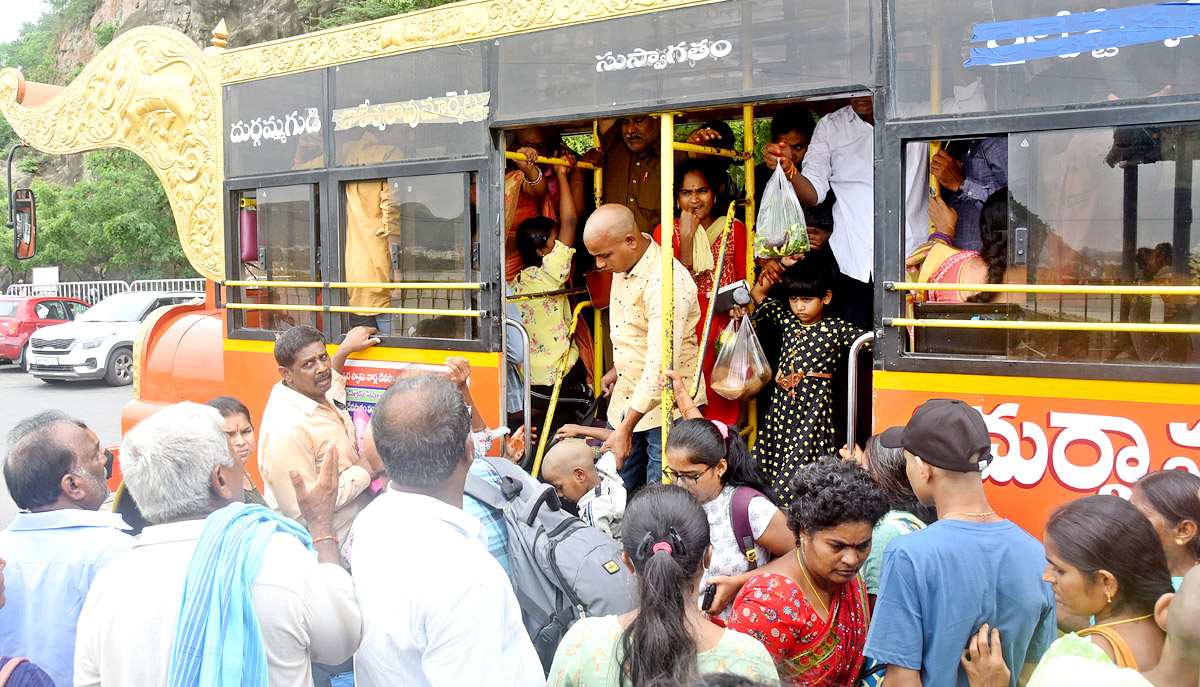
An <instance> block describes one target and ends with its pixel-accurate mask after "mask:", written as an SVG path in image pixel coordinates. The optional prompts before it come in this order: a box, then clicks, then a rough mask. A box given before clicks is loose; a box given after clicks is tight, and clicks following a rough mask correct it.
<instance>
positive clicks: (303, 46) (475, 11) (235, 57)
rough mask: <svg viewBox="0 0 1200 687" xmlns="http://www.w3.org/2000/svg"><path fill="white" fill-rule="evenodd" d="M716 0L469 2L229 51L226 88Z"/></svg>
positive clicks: (223, 68)
mask: <svg viewBox="0 0 1200 687" xmlns="http://www.w3.org/2000/svg"><path fill="white" fill-rule="evenodd" d="M714 1H716V0H473V1H471V0H468V1H467V2H456V3H452V4H449V5H442V6H441V7H434V8H431V9H427V10H422V11H419V12H409V13H407V14H401V15H397V16H395V17H387V18H385V19H377V20H375V21H371V22H364V23H361V24H353V25H351V26H346V27H340V28H336V29H326V30H324V31H317V32H314V33H306V34H304V35H301V36H293V37H291V38H283V39H280V40H276V41H270V42H268V43H259V44H258V45H251V46H247V47H244V48H235V49H232V50H228V51H226V52H224V53H223V54H222V55H221V58H220V63H221V67H220V69H221V83H222V84H230V83H237V82H239V81H249V80H251V79H260V78H263V77H267V76H279V75H281V74H291V73H293V72H299V71H305V70H308V69H319V68H321V67H329V66H332V65H336V64H345V63H347V62H355V61H358V60H366V59H371V58H373V57H383V56H384V55H395V54H398V53H404V52H411V51H414V50H422V49H424V48H434V47H438V46H443V45H455V44H458V43H469V42H472V41H480V40H485V39H490V38H498V37H500V36H507V35H511V34H515V33H522V32H525V31H535V30H540V29H550V28H556V27H560V26H570V25H573V24H581V23H585V22H591V21H598V20H601V19H608V18H611V17H627V16H632V15H635V14H644V13H648V12H658V11H660V10H668V9H675V8H678V7H687V6H690V5H701V4H707V3H710V2H714Z"/></svg>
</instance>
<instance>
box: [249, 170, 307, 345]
mask: <svg viewBox="0 0 1200 687" xmlns="http://www.w3.org/2000/svg"><path fill="white" fill-rule="evenodd" d="M237 201H238V202H236V203H235V205H234V206H235V207H238V208H239V210H238V213H237V223H238V232H237V237H238V250H239V252H240V258H241V260H240V261H239V262H240V265H241V273H240V274H239V277H238V278H239V279H242V280H246V281H271V282H289V281H294V282H312V281H320V280H321V274H320V267H319V265H318V262H317V252H318V249H319V239H318V237H319V235H320V234H319V232H318V231H317V222H318V220H317V218H318V216H319V215H318V212H317V187H316V186H314V185H309V184H299V185H295V186H276V187H270V188H260V189H256V190H254V191H247V192H244V193H242V194H240V195H239V196H238V198H237ZM318 294H319V291H318V290H317V289H312V288H306V287H297V288H291V287H270V288H267V287H263V288H246V289H244V294H243V298H242V300H244V301H245V302H248V303H264V304H271V305H276V306H278V305H299V306H313V305H318V304H319V303H318ZM230 300H235V298H234V296H233V295H231V296H230ZM236 312H239V313H241V316H240V317H241V321H240V322H239V323H238V325H239V326H240V327H242V328H245V329H263V330H276V331H277V330H281V329H288V328H290V327H294V326H296V325H298V324H309V325H313V326H319V321H318V318H317V315H316V313H314V312H308V311H300V310H279V309H271V310H265V309H264V310H238V311H236Z"/></svg>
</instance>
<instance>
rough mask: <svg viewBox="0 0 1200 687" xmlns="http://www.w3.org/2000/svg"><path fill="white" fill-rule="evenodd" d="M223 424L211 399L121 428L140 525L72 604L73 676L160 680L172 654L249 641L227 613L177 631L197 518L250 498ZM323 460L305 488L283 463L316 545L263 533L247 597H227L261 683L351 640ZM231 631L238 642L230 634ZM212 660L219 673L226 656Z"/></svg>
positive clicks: (117, 684)
mask: <svg viewBox="0 0 1200 687" xmlns="http://www.w3.org/2000/svg"><path fill="white" fill-rule="evenodd" d="M223 427H224V422H223V421H222V419H221V415H220V413H218V412H217V411H216V410H215V409H213V408H209V407H207V406H200V405H196V404H194V403H180V404H176V405H173V406H169V407H167V408H164V409H163V410H160V411H159V412H158V413H156V414H155V415H152V416H150V417H149V418H147V419H145V420H143V421H142V422H141V423H140V424H138V425H137V426H136V427H134V428H133V429H132V430H130V431H129V433H128V434H126V435H125V441H124V442H123V443H122V446H121V467H122V470H123V472H124V475H125V485H126V487H128V489H129V492H130V494H132V495H133V498H134V499H136V500H137V503H138V506H139V507H140V508H141V511H142V514H143V515H144V516H145V518H146V520H147V521H148V522H150V526H149V527H147V528H146V529H145V530H143V531H142V535H141V537H140V538H139V539H138V541H137V544H136V545H135V546H134V547H133V549H132V550H131V551H129V552H128V553H125V554H123V555H121V556H119V557H117V558H116V559H114V560H113V561H112V562H111V563H109V564H108V565H107V566H106V567H105V568H104V569H103V570H101V571H100V573H99V574H98V575H97V576H96V579H95V582H93V583H92V587H91V591H90V592H89V593H88V597H87V601H86V603H85V604H84V606H83V611H82V612H81V613H80V616H79V629H78V639H77V641H76V646H75V685H76V687H92V686H93V685H95V686H98V685H101V684H103V685H104V687H145V686H146V685H166V684H168V682H169V681H168V675H169V674H170V673H171V670H172V664H173V663H176V662H178V661H180V660H182V659H186V658H190V657H193V656H202V657H204V659H205V660H208V659H209V658H211V657H213V656H219V657H222V658H224V659H226V660H229V657H230V655H235V656H238V657H239V658H240V657H242V656H243V655H244V653H249V650H250V649H257V648H258V645H259V643H258V642H255V641H254V640H255V639H256V638H254V637H251V636H250V634H251V633H250V631H249V630H248V629H247V628H246V626H245V623H241V622H239V623H229V624H228V627H227V628H226V629H225V632H224V636H223V637H221V638H220V639H217V640H215V641H209V640H210V639H211V637H209V636H208V635H205V636H201V637H197V636H196V635H197V634H198V633H197V630H198V629H200V628H198V627H196V626H191V625H188V626H185V627H184V628H183V629H184V632H181V633H180V635H181V636H180V637H177V636H176V630H177V629H179V628H178V627H177V623H178V620H179V618H180V616H181V611H182V610H183V609H182V608H181V606H182V601H183V598H184V590H185V586H186V587H189V588H190V585H191V580H188V579H187V578H188V572H189V568H193V567H195V566H196V564H197V562H198V561H200V559H202V556H201V554H200V553H199V551H198V548H197V545H198V542H199V541H200V540H201V535H202V533H204V532H205V525H206V522H205V519H206V518H207V517H210V516H212V515H213V514H214V513H216V512H217V511H223V512H228V511H224V509H225V508H226V507H227V506H230V504H235V503H237V504H239V507H242V508H251V507H249V506H240V502H241V500H242V476H243V474H244V470H245V466H244V465H243V461H241V460H239V459H238V458H237V457H236V456H234V455H233V454H232V452H231V451H230V449H229V443H228V442H227V441H226V439H225V433H224V431H223ZM329 455H332V453H330V454H329ZM334 465H335V463H334V462H333V461H332V460H330V461H329V463H328V465H326V466H325V467H324V468H323V469H322V471H321V474H320V476H319V478H318V480H317V482H316V483H315V484H314V486H313V487H312V490H311V491H310V489H309V488H308V487H306V486H305V483H304V481H303V478H302V477H301V476H300V475H299V473H298V472H293V473H292V474H293V477H292V479H293V483H294V485H295V488H296V495H297V502H298V506H299V508H300V510H301V511H302V512H303V514H304V516H305V519H306V522H307V523H308V529H309V531H310V532H311V533H312V535H313V538H314V540H316V543H314V544H313V548H315V549H316V552H317V556H316V557H315V558H314V557H313V554H312V552H310V551H309V550H308V549H307V548H306V546H305V545H304V544H303V543H301V540H300V539H298V538H297V537H296V536H293V535H291V534H286V533H283V532H275V533H273V534H270V535H269V536H268V537H267V538H264V540H263V541H264V545H263V547H262V549H261V550H260V551H258V552H256V553H261V564H260V565H259V567H258V571H257V573H256V575H255V576H254V578H253V582H252V584H251V585H250V595H251V597H252V603H250V604H247V605H246V606H241V605H238V606H236V610H238V611H240V612H247V611H248V612H249V613H250V614H251V615H252V616H256V617H257V624H258V631H259V634H260V635H261V643H260V644H261V648H262V651H263V652H264V653H265V665H263V666H262V667H261V668H262V670H263V671H265V673H266V675H268V676H269V678H270V684H271V685H272V687H311V685H312V684H313V678H312V671H311V668H310V664H311V662H312V661H319V662H321V663H327V664H338V663H341V662H343V661H345V660H346V659H347V658H349V657H350V656H351V654H353V653H354V649H355V648H356V647H357V646H358V639H359V634H360V628H361V617H360V615H359V612H358V605H357V603H356V602H355V600H354V588H353V583H352V581H351V579H350V575H349V573H347V572H346V571H345V570H344V569H342V567H341V565H339V554H338V546H337V544H336V542H335V540H334V538H333V504H334V501H335V498H336V491H337V477H336V474H335V471H334ZM253 508H257V509H258V510H259V511H260V512H262V513H266V514H267V515H268V516H271V517H278V516H273V515H272V514H271V513H270V512H269V511H267V510H266V509H264V508H261V507H253ZM296 529H297V531H299V527H298V526H296ZM226 562H227V563H229V564H230V565H229V566H228V567H227V568H226V572H227V573H228V574H229V575H231V576H232V575H235V574H236V573H237V571H238V570H239V569H241V568H243V567H244V568H249V567H250V566H252V565H253V563H252V562H250V561H249V560H243V561H240V564H239V562H238V561H226ZM231 596H232V597H236V598H234V599H232V600H231V599H229V598H222V599H221V601H220V606H221V607H220V608H218V609H216V610H217V611H218V612H220V613H221V614H222V615H225V614H228V612H229V609H230V608H231V607H234V604H236V602H237V601H239V600H240V599H241V598H243V597H240V596H239V594H238V592H236V591H235V592H234V593H233V594H232V595H231ZM242 617H244V616H242ZM242 640H244V646H245V647H247V652H240V651H238V649H239V648H241V647H238V646H230V645H229V644H230V643H231V642H233V641H242ZM188 650H194V651H191V652H189V651H188ZM218 670H220V671H221V672H222V673H223V674H228V666H227V665H222V666H220V667H219V668H218ZM243 675H245V674H244V673H243ZM248 682H252V679H249V678H248Z"/></svg>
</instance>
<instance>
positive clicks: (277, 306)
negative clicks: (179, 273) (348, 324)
mask: <svg viewBox="0 0 1200 687" xmlns="http://www.w3.org/2000/svg"><path fill="white" fill-rule="evenodd" d="M225 307H226V308H232V309H233V310H297V311H301V312H329V313H335V312H336V313H342V312H347V313H362V314H367V313H370V314H372V315H435V316H436V315H448V316H450V317H483V316H484V315H485V314H486V313H485V311H483V310H437V309H434V308H365V307H359V306H344V305H286V304H281V303H226V304H225Z"/></svg>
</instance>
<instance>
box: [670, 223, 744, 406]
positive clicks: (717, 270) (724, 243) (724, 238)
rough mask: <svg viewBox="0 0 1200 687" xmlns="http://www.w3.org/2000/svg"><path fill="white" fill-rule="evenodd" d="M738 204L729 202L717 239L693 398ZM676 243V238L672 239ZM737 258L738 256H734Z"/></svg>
mask: <svg viewBox="0 0 1200 687" xmlns="http://www.w3.org/2000/svg"><path fill="white" fill-rule="evenodd" d="M736 204H737V201H734V202H732V203H730V204H729V212H727V213H725V228H724V229H722V230H721V236H720V238H718V239H717V240H718V241H720V242H721V248H720V250H719V252H718V254H717V264H716V266H715V267H713V285H712V293H710V294H709V295H708V307H707V308H705V312H704V327H703V328H702V329H701V330H700V331H702V332H704V335H703V336H701V337H700V358H699V360H698V361H697V363H696V375H695V376H694V377H693V378H692V385H691V386H690V387H688V391H689V393H691V394H692V398H695V397H696V392H697V391H699V390H700V382H701V381H703V379H704V354H705V352H706V351H708V342H709V341H710V340H711V339H710V337H711V335H712V331H711V330H712V324H713V311H714V310H715V309H716V306H717V292H718V291H720V290H721V272H722V271H723V270H724V269H725V260H726V258H727V256H726V255H725V253H726V249H727V248H729V237H730V234H731V233H732V232H733V223H734V222H735V221H736V218H735V217H734V216H733V208H734V206H735V205H736ZM672 245H674V240H672ZM734 259H735V260H736V259H737V258H736V257H735V258H734Z"/></svg>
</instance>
